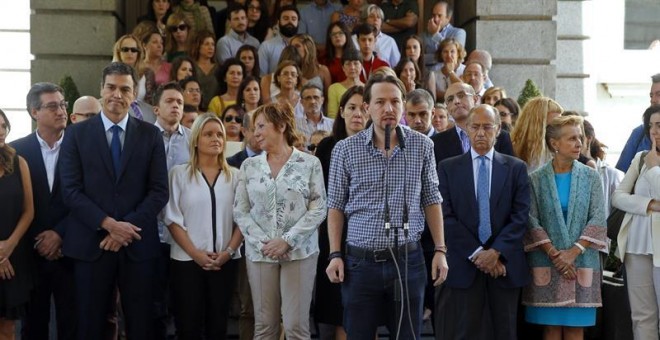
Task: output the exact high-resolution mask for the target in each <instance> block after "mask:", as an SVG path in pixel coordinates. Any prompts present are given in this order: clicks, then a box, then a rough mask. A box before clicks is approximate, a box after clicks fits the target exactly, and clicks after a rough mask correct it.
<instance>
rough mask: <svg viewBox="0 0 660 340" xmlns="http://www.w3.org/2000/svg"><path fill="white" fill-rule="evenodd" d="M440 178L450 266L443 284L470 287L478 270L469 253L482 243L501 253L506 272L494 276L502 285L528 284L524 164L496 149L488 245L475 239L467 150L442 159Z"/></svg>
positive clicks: (475, 210) (471, 175)
mask: <svg viewBox="0 0 660 340" xmlns="http://www.w3.org/2000/svg"><path fill="white" fill-rule="evenodd" d="M438 179H439V181H440V193H441V194H442V198H443V202H442V212H443V216H444V225H445V240H446V243H447V249H448V250H447V262H448V265H449V268H450V270H449V276H448V277H447V281H446V282H445V284H446V285H447V286H449V287H452V288H468V287H470V286H471V285H472V282H473V281H474V278H475V276H476V274H477V273H478V272H480V271H479V269H477V267H476V266H475V265H474V264H473V263H472V262H471V261H470V260H468V257H469V256H470V255H471V254H472V253H473V252H474V251H475V250H476V249H477V248H478V247H479V246H483V247H484V248H486V249H488V248H494V249H496V250H497V251H499V252H500V253H501V255H500V259H501V261H502V262H503V263H504V265H505V266H506V276H504V277H500V278H498V279H496V282H498V284H499V285H500V286H501V287H503V288H516V287H523V286H525V285H527V284H528V283H529V282H530V275H529V267H528V265H527V260H526V257H525V252H524V250H523V236H524V235H525V231H526V229H527V218H528V216H529V199H530V187H529V180H528V177H527V167H526V166H525V163H524V162H522V161H521V160H519V159H517V158H515V157H511V156H507V155H503V154H501V153H499V152H497V151H495V153H494V154H493V170H492V175H491V189H490V221H491V227H492V230H493V234H492V236H491V238H490V239H489V240H488V241H487V242H486V244H481V242H480V241H479V231H478V230H479V214H478V211H479V207H478V203H477V199H476V196H475V192H474V173H473V168H472V155H471V153H469V152H468V153H466V154H463V155H461V156H457V157H452V158H449V159H447V160H445V161H442V162H440V164H438Z"/></svg>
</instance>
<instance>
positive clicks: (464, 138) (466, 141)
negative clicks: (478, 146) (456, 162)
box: [460, 130, 470, 153]
mask: <svg viewBox="0 0 660 340" xmlns="http://www.w3.org/2000/svg"><path fill="white" fill-rule="evenodd" d="M460 135H461V148H463V153H466V152H468V150H470V138H468V135H467V133H465V130H461V132H460Z"/></svg>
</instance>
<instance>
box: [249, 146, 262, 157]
mask: <svg viewBox="0 0 660 340" xmlns="http://www.w3.org/2000/svg"><path fill="white" fill-rule="evenodd" d="M245 152H246V153H247V156H248V157H254V156H257V155H259V154H261V152H260V153H257V152H255V151H254V150H252V149H250V147H249V146H248V145H245Z"/></svg>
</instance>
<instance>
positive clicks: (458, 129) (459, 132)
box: [454, 124, 467, 136]
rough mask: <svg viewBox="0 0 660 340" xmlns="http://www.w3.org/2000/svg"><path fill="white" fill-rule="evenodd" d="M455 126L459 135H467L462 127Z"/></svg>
mask: <svg viewBox="0 0 660 340" xmlns="http://www.w3.org/2000/svg"><path fill="white" fill-rule="evenodd" d="M454 126H455V127H456V132H457V133H458V135H459V136H460V135H461V131H462V132H465V135H467V131H465V130H463V129H461V127H460V126H458V124H454Z"/></svg>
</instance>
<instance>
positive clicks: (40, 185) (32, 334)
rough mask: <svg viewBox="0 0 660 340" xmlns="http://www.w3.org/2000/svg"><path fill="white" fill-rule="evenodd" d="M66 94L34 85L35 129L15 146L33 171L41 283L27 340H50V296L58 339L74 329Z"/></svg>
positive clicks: (26, 323) (33, 230)
mask: <svg viewBox="0 0 660 340" xmlns="http://www.w3.org/2000/svg"><path fill="white" fill-rule="evenodd" d="M66 108H67V103H66V102H65V101H64V91H63V90H62V88H61V87H59V86H57V85H55V84H51V83H36V84H34V85H32V87H31V88H30V91H29V92H28V94H27V109H28V112H29V113H30V117H32V120H33V121H34V122H36V125H37V130H36V131H35V132H33V133H31V134H29V135H27V136H26V137H23V138H21V139H19V140H17V141H15V142H13V143H12V146H13V147H14V148H15V149H16V152H17V153H18V154H19V155H20V156H22V157H23V158H25V161H27V163H28V166H29V167H30V178H31V180H32V197H33V200H34V220H32V224H31V225H30V229H28V232H27V235H26V237H27V238H28V239H31V240H33V241H34V255H35V256H34V257H35V258H34V261H35V263H36V268H37V275H38V276H37V283H36V285H35V289H34V290H33V291H32V296H31V298H30V303H29V305H28V307H27V314H26V316H25V318H24V319H23V323H22V328H21V337H22V338H23V339H48V331H49V327H48V324H49V322H50V302H51V297H52V298H53V299H54V301H55V310H56V312H57V314H56V315H57V338H58V339H73V338H74V337H75V330H76V316H75V301H74V297H75V294H74V293H75V291H74V290H73V289H72V288H71V287H72V286H73V263H72V260H71V259H70V258H64V257H62V252H61V245H62V238H63V237H64V235H65V231H66V222H65V217H66V215H67V214H68V212H69V209H68V208H67V207H66V206H65V205H64V202H63V201H62V194H61V185H60V180H59V178H58V176H59V162H58V158H59V153H60V145H61V143H62V138H63V136H64V128H66V122H67V112H66Z"/></svg>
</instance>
